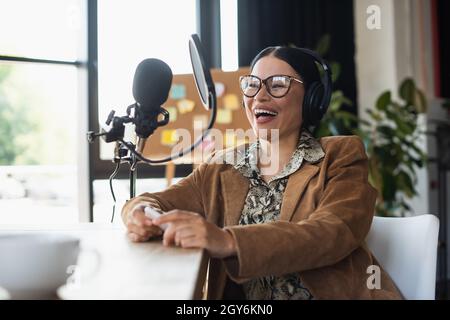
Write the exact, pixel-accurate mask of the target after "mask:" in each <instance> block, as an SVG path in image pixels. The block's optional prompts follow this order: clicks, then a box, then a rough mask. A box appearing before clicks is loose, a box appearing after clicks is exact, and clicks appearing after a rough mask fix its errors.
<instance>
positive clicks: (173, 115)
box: [164, 107, 178, 122]
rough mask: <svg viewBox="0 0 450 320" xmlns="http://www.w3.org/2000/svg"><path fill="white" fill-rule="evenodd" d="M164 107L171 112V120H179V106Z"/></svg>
mask: <svg viewBox="0 0 450 320" xmlns="http://www.w3.org/2000/svg"><path fill="white" fill-rule="evenodd" d="M164 109H166V110H167V112H169V122H173V121H176V120H177V113H178V112H177V108H176V107H165V108H164Z"/></svg>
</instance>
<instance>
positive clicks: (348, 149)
mask: <svg viewBox="0 0 450 320" xmlns="http://www.w3.org/2000/svg"><path fill="white" fill-rule="evenodd" d="M319 141H320V144H321V145H322V148H323V150H324V152H325V157H324V158H323V159H322V160H321V161H320V162H318V163H315V164H310V163H308V162H306V161H304V162H303V164H302V166H301V167H300V169H299V170H298V171H296V172H295V173H293V174H292V175H291V176H290V177H289V180H288V183H287V187H286V190H285V192H284V197H283V203H282V206H281V212H280V219H279V220H278V221H275V222H270V223H265V224H256V225H246V226H239V225H238V220H239V216H240V215H241V212H242V209H243V207H244V201H245V198H246V195H247V192H248V188H249V181H248V179H247V178H245V177H244V176H242V175H241V174H240V173H239V172H238V171H237V170H236V169H234V168H233V166H232V165H230V164H228V163H226V161H225V159H229V157H230V156H232V157H239V156H240V155H242V154H243V152H242V150H239V148H237V149H231V150H225V151H223V152H219V153H218V154H216V155H214V157H213V158H212V159H210V160H209V161H208V162H207V163H203V164H201V165H200V166H199V167H198V168H197V169H196V170H194V172H193V173H192V174H190V175H189V176H188V177H186V178H184V179H183V180H181V181H180V182H178V183H177V184H175V185H173V186H171V187H170V188H168V189H167V190H165V191H162V192H157V193H151V194H150V193H145V194H142V195H141V196H139V197H136V198H134V199H132V200H130V201H129V202H128V203H127V204H126V205H125V206H124V208H123V210H122V214H123V215H124V213H125V212H127V211H128V210H129V209H130V208H132V207H133V206H134V204H135V203H136V202H137V201H142V200H143V201H148V202H149V203H151V205H153V206H155V207H159V208H160V209H162V210H164V211H169V210H172V209H182V210H188V211H193V212H197V213H200V214H202V215H203V216H205V218H206V219H207V220H208V221H210V222H212V223H215V224H216V225H218V226H220V227H225V228H227V229H228V230H229V231H230V232H231V233H232V235H233V237H234V239H235V240H236V244H237V251H238V254H237V256H236V257H230V258H226V259H211V261H210V269H209V281H208V298H209V299H221V298H222V297H223V293H224V287H225V283H226V280H227V276H228V277H230V278H231V279H232V280H233V281H235V282H237V283H242V282H245V281H246V280H247V279H250V278H254V277H261V276H266V275H282V274H286V273H292V272H299V273H300V277H301V281H302V283H303V284H304V285H305V286H306V287H307V288H308V289H309V290H310V291H311V293H312V294H313V296H314V297H315V298H316V299H401V298H402V296H401V294H400V292H399V291H398V289H397V288H396V286H395V284H394V283H393V281H392V280H391V278H390V277H389V276H388V274H387V273H386V272H385V271H384V270H383V269H382V268H381V288H380V289H369V288H368V286H367V280H368V278H369V276H371V275H372V274H371V273H370V274H369V273H367V268H368V267H369V266H371V265H379V264H378V262H377V261H376V259H375V258H374V256H373V255H372V253H371V252H370V251H369V250H368V248H367V246H366V244H365V238H366V236H367V233H368V232H369V229H370V225H371V223H372V219H373V213H374V206H375V200H376V196H377V192H376V190H375V189H374V188H372V187H371V186H370V184H369V183H368V180H367V177H368V166H367V156H366V154H365V151H364V147H363V144H362V142H361V140H360V139H359V138H358V137H356V136H346V137H344V136H340V137H326V138H322V139H320V140H319Z"/></svg>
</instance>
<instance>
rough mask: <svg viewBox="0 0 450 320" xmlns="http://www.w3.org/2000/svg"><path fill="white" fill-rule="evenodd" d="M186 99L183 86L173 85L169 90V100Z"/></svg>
mask: <svg viewBox="0 0 450 320" xmlns="http://www.w3.org/2000/svg"><path fill="white" fill-rule="evenodd" d="M185 97H186V87H185V85H184V84H174V85H172V89H171V90H170V98H172V99H174V100H179V99H184V98H185Z"/></svg>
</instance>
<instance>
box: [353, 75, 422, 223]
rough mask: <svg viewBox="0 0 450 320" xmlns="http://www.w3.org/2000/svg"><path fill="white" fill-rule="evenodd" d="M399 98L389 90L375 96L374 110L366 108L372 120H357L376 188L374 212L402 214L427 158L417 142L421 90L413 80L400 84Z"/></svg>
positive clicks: (371, 178) (370, 173)
mask: <svg viewBox="0 0 450 320" xmlns="http://www.w3.org/2000/svg"><path fill="white" fill-rule="evenodd" d="M398 95H399V98H400V101H394V100H393V98H392V93H391V91H385V92H383V93H382V94H381V95H380V96H379V97H378V99H377V102H376V105H375V110H367V112H368V114H369V115H370V119H371V121H369V122H362V121H361V122H360V124H361V130H360V131H361V133H362V138H363V140H364V143H365V145H366V148H367V153H368V157H369V179H370V182H371V183H372V185H373V186H374V187H375V188H376V189H377V190H378V191H379V195H378V201H377V214H378V215H382V216H392V215H395V213H400V215H402V216H404V215H405V214H406V212H410V211H411V208H410V207H409V206H408V205H407V203H406V201H405V199H406V198H412V197H414V196H415V195H417V190H416V184H417V174H416V172H417V170H418V169H419V168H422V167H423V166H424V164H425V163H426V160H427V157H426V155H425V153H424V152H423V150H422V149H421V148H420V146H419V144H418V142H419V141H420V139H421V138H423V135H424V132H422V131H421V130H420V129H419V128H418V116H419V114H421V113H424V112H426V109H427V103H426V100H425V96H424V94H423V92H422V91H421V90H420V89H418V88H417V87H416V85H415V83H414V81H413V80H412V79H409V78H407V79H405V80H404V81H403V82H402V83H401V84H400V87H399V90H398Z"/></svg>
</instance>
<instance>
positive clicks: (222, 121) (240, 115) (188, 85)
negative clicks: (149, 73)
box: [144, 68, 250, 164]
mask: <svg viewBox="0 0 450 320" xmlns="http://www.w3.org/2000/svg"><path fill="white" fill-rule="evenodd" d="M248 73H249V68H241V69H239V70H237V71H235V72H224V71H222V70H216V69H213V70H211V76H212V78H213V81H214V83H215V86H216V94H217V116H216V122H215V124H214V127H213V128H214V129H216V130H220V132H221V133H222V136H223V140H222V145H223V147H229V146H230V145H231V144H232V143H235V144H236V143H237V144H240V143H242V142H244V141H237V139H236V137H233V136H232V134H231V135H230V134H228V133H227V129H242V130H243V131H246V130H249V129H250V125H249V123H248V120H247V117H246V115H245V112H244V110H243V108H242V106H241V103H242V94H241V91H240V89H239V81H238V80H239V77H240V76H241V75H244V74H248ZM163 108H165V109H166V110H168V111H169V113H170V119H171V120H170V122H169V123H168V124H167V125H165V126H163V127H160V128H158V129H157V130H156V131H155V132H154V133H153V135H152V136H151V137H150V139H148V140H147V143H146V145H145V148H144V155H145V157H147V158H151V159H160V158H163V157H167V156H168V155H170V154H171V153H172V152H174V150H180V149H184V148H185V147H189V146H190V144H191V143H193V142H194V141H196V140H197V139H198V138H199V137H200V132H201V131H202V126H203V127H206V126H207V124H208V123H209V118H210V115H211V112H210V111H207V110H206V109H205V108H204V107H203V104H202V103H201V101H200V98H199V94H198V91H197V88H196V86H195V82H194V78H193V75H192V74H178V75H174V77H173V81H172V88H171V91H170V94H169V97H168V99H167V101H166V103H164V105H163ZM179 129H181V130H182V131H183V132H182V133H181V134H180V130H179ZM215 132H216V133H217V132H218V131H215ZM228 132H229V131H228ZM247 132H248V131H247ZM187 133H188V134H189V135H190V138H189V139H187V136H185V134H187ZM217 139H218V138H217V136H214V135H211V136H210V137H209V138H208V139H206V140H205V141H204V143H202V144H201V145H200V146H199V147H198V148H196V152H194V153H192V154H190V155H188V156H185V157H183V158H181V159H178V160H175V161H174V163H176V164H178V163H199V161H200V162H201V159H204V158H205V156H207V154H208V150H209V149H211V147H212V146H213V145H215V146H216V147H217V146H218V145H220V144H218V143H217V141H218V140H217ZM214 141H215V142H214Z"/></svg>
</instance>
